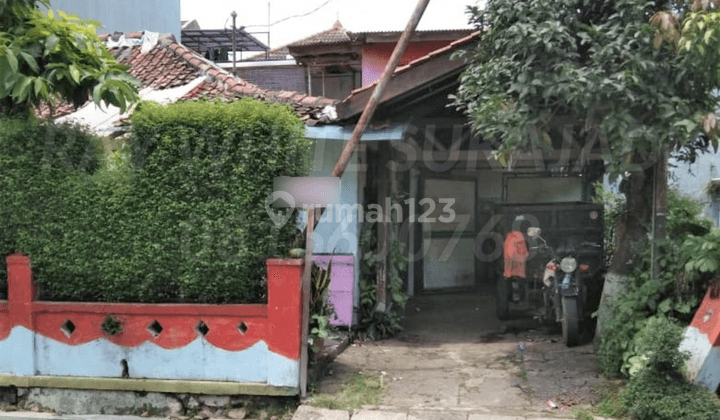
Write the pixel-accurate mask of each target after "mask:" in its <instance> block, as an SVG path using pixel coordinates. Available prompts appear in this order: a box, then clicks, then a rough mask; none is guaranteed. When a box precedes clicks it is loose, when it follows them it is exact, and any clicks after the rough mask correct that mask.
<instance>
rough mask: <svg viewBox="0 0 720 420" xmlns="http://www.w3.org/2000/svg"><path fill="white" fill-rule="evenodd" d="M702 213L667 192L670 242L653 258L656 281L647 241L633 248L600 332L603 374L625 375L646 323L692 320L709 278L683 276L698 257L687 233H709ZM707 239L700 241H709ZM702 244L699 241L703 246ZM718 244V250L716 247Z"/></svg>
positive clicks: (685, 199)
mask: <svg viewBox="0 0 720 420" xmlns="http://www.w3.org/2000/svg"><path fill="white" fill-rule="evenodd" d="M701 213H702V206H701V205H699V204H698V203H697V202H696V201H695V200H693V199H691V198H688V197H685V196H683V195H682V194H680V193H679V192H678V191H676V190H674V189H670V190H669V191H668V216H667V227H668V238H669V239H668V240H665V241H662V242H661V243H660V250H661V251H660V253H659V255H658V256H657V258H656V262H657V264H659V265H660V275H659V276H658V278H656V279H653V278H652V270H651V248H652V247H651V246H650V241H649V240H646V241H643V242H642V243H640V244H639V245H638V246H637V248H636V251H635V254H636V265H635V269H634V271H633V273H632V275H631V276H629V278H628V283H627V284H626V292H625V293H624V294H623V295H621V296H618V297H617V298H616V299H615V301H614V309H615V312H614V315H613V318H612V319H611V320H610V321H609V322H608V323H607V325H606V326H605V327H604V328H603V335H602V337H601V338H600V343H599V346H598V351H597V353H598V357H599V361H600V366H601V369H602V370H603V371H604V372H605V373H606V374H609V375H616V374H618V373H623V374H625V375H627V374H628V373H629V369H630V368H631V366H632V362H631V359H632V360H633V361H636V360H637V359H633V357H635V356H636V355H637V354H638V353H637V349H636V346H635V341H634V337H635V335H636V334H637V333H638V332H639V331H640V330H641V329H642V328H643V327H644V326H645V324H646V322H647V320H648V319H649V318H651V317H653V316H655V315H662V316H671V317H674V318H677V319H679V320H681V321H683V322H689V321H690V320H691V319H692V314H693V311H694V310H695V309H696V308H697V306H698V305H699V304H700V301H701V298H702V296H703V293H704V290H705V289H706V287H707V284H708V281H709V277H708V276H698V275H695V274H693V273H691V272H689V271H688V270H687V268H688V262H689V261H694V260H696V259H697V258H699V257H700V256H701V255H703V254H702V253H699V252H697V250H695V249H694V248H693V247H696V246H698V243H696V242H692V240H693V234H692V232H696V233H703V232H707V229H708V223H709V222H708V221H706V220H703V219H702V217H701ZM710 235H711V234H709V235H705V236H703V238H706V239H709V238H712V236H710ZM686 239H687V241H686ZM706 239H699V241H701V242H702V243H705V240H706ZM718 239H720V237H718ZM688 241H690V242H688ZM718 243H719V245H720V241H718ZM700 246H702V245H700ZM706 247H707V246H706ZM718 249H720V247H718ZM718 260H720V254H718Z"/></svg>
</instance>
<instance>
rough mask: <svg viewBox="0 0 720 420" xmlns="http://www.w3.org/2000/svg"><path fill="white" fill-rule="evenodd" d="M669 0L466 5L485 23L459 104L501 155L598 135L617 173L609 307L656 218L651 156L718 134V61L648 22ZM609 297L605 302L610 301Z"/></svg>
mask: <svg viewBox="0 0 720 420" xmlns="http://www.w3.org/2000/svg"><path fill="white" fill-rule="evenodd" d="M673 9H678V5H677V4H675V3H673V2H671V1H660V0H656V1H642V0H641V1H638V0H607V1H597V0H523V1H518V0H488V1H487V5H486V8H485V9H484V10H481V9H479V8H477V7H470V8H469V12H470V16H471V23H473V24H474V25H475V26H476V28H478V29H482V30H484V31H486V33H485V34H484V36H483V37H482V39H481V41H480V43H479V45H478V47H477V48H476V49H475V50H473V51H468V52H464V53H460V55H461V56H462V57H463V58H465V59H466V60H467V62H468V67H467V69H466V70H465V71H464V73H463V74H462V75H461V77H460V87H459V89H458V91H457V94H456V96H455V104H456V105H457V106H458V107H459V108H460V109H462V110H463V111H464V112H465V113H466V114H467V115H468V117H469V118H470V122H471V124H472V126H473V127H474V129H475V130H476V131H477V132H478V133H479V134H481V135H482V136H483V138H485V139H488V140H491V141H493V142H494V144H495V147H496V150H495V152H494V153H495V157H496V158H497V159H498V160H500V162H501V163H506V162H507V161H508V159H509V157H510V156H511V154H512V152H513V151H515V150H530V149H551V148H556V149H557V148H559V147H562V138H563V136H564V135H567V134H571V135H572V137H573V139H574V140H575V141H577V142H578V143H579V144H580V145H588V144H592V142H596V143H595V144H598V143H599V144H600V145H601V147H600V148H601V149H602V154H603V159H604V164H605V170H606V172H607V173H608V174H609V175H610V176H611V177H612V178H613V179H614V178H617V177H618V176H621V175H622V178H623V182H622V184H621V185H622V191H623V192H624V194H625V195H626V197H627V205H626V211H625V212H624V214H623V215H622V217H621V218H620V220H619V222H618V225H617V230H616V232H617V238H618V240H617V242H616V249H615V251H614V253H613V261H612V263H611V266H610V268H609V270H608V274H607V276H606V281H605V290H604V291H603V298H604V300H603V302H604V303H603V304H602V306H601V311H600V319H599V328H600V327H601V324H602V322H603V320H604V318H605V317H606V316H609V314H608V312H607V308H608V306H607V304H608V303H609V300H611V298H612V296H613V294H615V293H617V292H618V290H621V286H622V283H623V278H624V276H626V275H627V274H628V273H629V272H630V270H631V269H632V265H633V264H632V260H633V258H632V257H633V252H632V251H633V249H632V246H633V244H634V243H635V242H637V241H638V240H640V239H641V238H643V237H644V236H645V235H646V234H647V232H648V227H649V225H650V222H651V217H652V192H653V182H654V178H653V176H654V171H653V164H654V163H655V160H656V159H657V156H664V154H662V153H660V152H661V151H663V150H665V149H668V150H671V151H673V152H674V153H676V154H678V155H679V156H680V157H681V158H684V159H688V160H694V158H695V156H696V153H698V152H700V151H702V150H705V149H707V148H708V147H709V146H710V145H713V146H715V147H717V144H718V143H717V135H716V134H717V132H714V133H713V132H710V133H707V132H705V131H703V130H702V128H703V127H702V123H703V122H704V121H705V119H704V117H703V116H707V115H709V113H712V112H713V111H714V110H715V108H716V106H717V103H718V98H717V96H716V95H714V94H713V92H714V89H715V88H717V87H718V83H717V76H718V68H719V67H718V66H719V63H718V62H717V61H716V62H715V63H710V62H709V61H708V60H698V59H697V56H696V55H689V54H686V55H680V54H676V53H675V51H674V50H673V48H671V47H669V46H667V44H665V46H662V45H660V43H658V42H657V41H656V40H655V34H656V32H657V31H656V29H655V28H654V27H653V26H652V25H651V23H650V20H651V18H653V16H656V14H657V13H659V12H662V11H667V10H673ZM605 298H608V299H605Z"/></svg>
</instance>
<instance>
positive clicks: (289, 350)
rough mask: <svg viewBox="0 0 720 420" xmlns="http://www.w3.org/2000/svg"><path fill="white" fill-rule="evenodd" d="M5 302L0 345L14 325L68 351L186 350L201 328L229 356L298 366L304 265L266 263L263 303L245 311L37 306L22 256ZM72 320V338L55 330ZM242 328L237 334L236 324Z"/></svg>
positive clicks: (13, 264) (15, 260)
mask: <svg viewBox="0 0 720 420" xmlns="http://www.w3.org/2000/svg"><path fill="white" fill-rule="evenodd" d="M7 266H8V300H7V302H0V340H3V339H5V338H7V336H8V335H9V334H10V331H11V329H12V328H13V327H14V326H17V325H20V326H23V327H25V328H27V329H29V330H32V331H35V332H36V333H38V334H41V335H43V336H45V337H48V338H52V339H54V340H56V341H59V342H61V343H66V344H70V345H78V344H84V343H87V342H89V341H92V340H96V339H98V338H101V337H104V338H106V339H107V340H109V341H111V342H113V343H115V344H118V345H121V346H127V347H135V346H139V345H141V344H142V343H144V342H146V341H151V342H154V343H155V344H157V345H158V346H160V347H162V348H165V349H175V348H180V347H183V346H186V345H187V344H189V343H190V342H192V341H194V340H195V339H197V337H198V335H199V334H200V333H199V332H198V330H197V326H198V324H199V322H200V321H203V322H204V323H205V324H206V325H207V327H208V328H209V332H208V333H207V335H205V339H206V340H207V341H208V342H210V343H211V344H212V345H214V346H216V347H219V348H221V349H224V350H228V351H238V350H243V349H246V348H248V347H250V346H252V345H254V344H255V343H257V342H258V341H260V340H263V341H265V343H267V345H268V348H269V349H270V351H272V352H274V353H276V354H280V355H282V356H285V357H287V358H290V359H292V360H299V359H300V350H301V341H302V340H301V329H302V295H301V293H300V286H301V277H302V272H303V260H301V259H296V260H277V259H270V260H268V261H267V267H268V303H267V305H263V304H245V305H234V304H227V305H207V304H139V303H85V302H72V303H69V302H40V301H36V300H35V285H34V283H33V281H32V271H31V268H30V259H29V258H28V257H26V256H24V255H17V254H15V255H10V256H9V257H7ZM107 315H112V316H114V317H115V318H116V319H118V320H119V321H120V322H121V323H122V331H121V332H120V333H119V334H116V335H113V336H107V334H105V333H104V332H103V331H102V329H101V325H102V323H103V321H104V320H105V317H106V316H107ZM68 320H69V321H71V322H72V324H73V325H74V328H75V329H74V331H73V332H72V333H71V334H70V336H68V335H67V334H65V333H64V332H63V330H62V326H63V324H64V323H65V322H66V321H68ZM154 321H157V322H159V324H160V325H161V327H162V331H161V332H160V334H157V335H154V334H153V333H152V332H151V331H150V330H149V328H148V327H149V326H150V325H151V324H152V323H153V322H154ZM241 322H242V323H243V324H244V327H243V328H244V329H239V328H238V327H239V326H240V323H241Z"/></svg>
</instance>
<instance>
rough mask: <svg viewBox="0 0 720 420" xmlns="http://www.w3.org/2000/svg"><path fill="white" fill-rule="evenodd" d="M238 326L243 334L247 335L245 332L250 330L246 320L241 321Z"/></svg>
mask: <svg viewBox="0 0 720 420" xmlns="http://www.w3.org/2000/svg"><path fill="white" fill-rule="evenodd" d="M237 328H238V331H240V334H242V335H245V333H246V332H247V330H248V326H247V325H245V322H244V321H240V325H238V327H237Z"/></svg>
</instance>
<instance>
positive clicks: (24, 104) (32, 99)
mask: <svg viewBox="0 0 720 420" xmlns="http://www.w3.org/2000/svg"><path fill="white" fill-rule="evenodd" d="M39 5H41V6H44V7H46V8H48V11H47V12H43V11H42V10H40V8H39V7H38V6H39ZM49 6H50V4H49V1H48V0H0V112H2V113H4V114H21V113H27V111H28V110H29V109H31V107H33V106H37V105H39V104H40V103H41V102H44V103H47V104H49V105H50V106H52V105H53V104H55V103H57V101H58V100H67V101H69V102H71V103H73V104H74V105H75V106H79V105H81V104H83V103H85V102H86V101H87V100H88V99H89V98H92V99H93V100H94V101H95V103H96V104H98V105H100V104H101V103H105V104H111V105H114V106H117V107H118V108H120V109H121V110H122V111H123V112H124V111H125V110H126V109H127V106H128V104H129V103H132V102H134V101H136V100H137V98H138V95H137V87H138V86H139V82H138V81H137V80H136V79H135V78H133V77H132V76H130V75H129V74H127V73H126V71H125V70H126V69H127V68H126V67H125V66H122V65H120V64H118V63H117V62H116V61H115V59H114V58H113V57H112V55H110V53H109V52H108V51H107V48H106V47H105V45H104V44H103V43H102V42H101V41H100V39H99V38H98V37H97V35H96V34H95V27H96V26H99V24H97V23H96V22H92V21H83V20H81V19H79V18H78V17H76V16H72V15H66V14H65V13H63V12H58V16H55V13H54V12H53V11H52V10H50V9H49Z"/></svg>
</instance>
